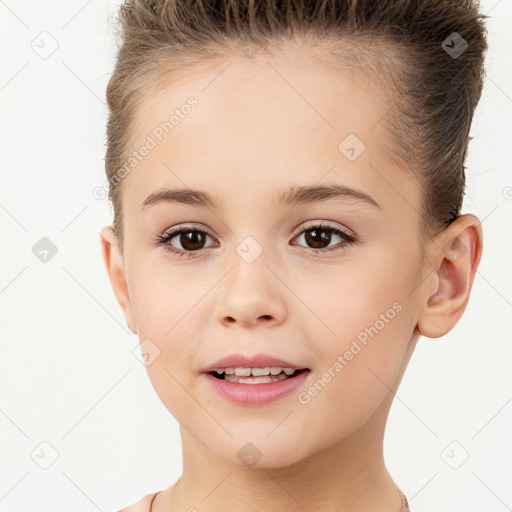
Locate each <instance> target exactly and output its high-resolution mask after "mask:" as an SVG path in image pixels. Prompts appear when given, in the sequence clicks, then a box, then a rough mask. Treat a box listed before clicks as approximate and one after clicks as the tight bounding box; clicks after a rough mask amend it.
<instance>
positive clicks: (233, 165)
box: [101, 0, 486, 512]
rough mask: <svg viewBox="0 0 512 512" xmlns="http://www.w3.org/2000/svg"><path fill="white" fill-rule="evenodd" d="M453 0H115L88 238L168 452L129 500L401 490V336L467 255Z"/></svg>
mask: <svg viewBox="0 0 512 512" xmlns="http://www.w3.org/2000/svg"><path fill="white" fill-rule="evenodd" d="M484 18H485V16H483V15H482V14H480V13H479V6H478V5H477V4H476V3H474V2H472V1H470V0H422V1H421V2H420V1H411V0H388V1H385V2H375V1H374V0H313V1H310V2H299V1H297V0H283V1H280V0H266V1H263V0H195V1H190V2H188V1H183V0H181V1H180V0H131V1H126V2H125V3H124V4H123V5H122V6H121V7H120V9H119V21H120V24H119V27H120V36H121V40H122V45H121V46H120V48H119V50H118V54H117V62H116V66H115V70H114V73H113V75H112V77H111V79H110V82H109V84H108V88H107V100H108V105H109V108H110V114H109V119H108V127H107V136H108V141H107V152H106V173H107V178H108V181H109V186H110V189H109V197H110V199H111V201H112V203H113V206H114V222H113V225H112V226H105V227H104V228H103V229H102V230H101V243H102V248H103V257H104V261H105V264H106V267H107V270H108V273H109V277H110V281H111V284H112V287H113V291H114V293H115V296H116V298H117V300H118V302H119V304H120V305H121V307H122V309H123V312H124V314H125V318H126V322H127V324H128V326H129V328H130V330H131V331H132V332H133V333H136V334H137V335H138V338H139V340H140V344H141V351H142V357H143V360H144V364H145V365H146V367H147V371H148V375H149V377H150V380H151V382H152V384H153V386H154V388H155V390H156V392H157V394H158V396H159V397H160V399H161V400H162V402H163V403H164V405H165V406H166V407H167V409H168V410H169V412H170V413H171V414H172V415H173V416H174V417H175V418H176V419H177V421H178V422H179V423H180V432H181V437H182V451H183V474H182V476H181V477H180V478H179V479H178V481H177V482H176V483H175V484H173V485H172V486H170V487H169V488H167V489H163V490H160V491H158V492H154V493H151V494H148V495H147V496H145V497H143V498H142V499H141V500H140V501H139V502H137V503H135V504H134V505H132V506H130V507H128V508H125V509H123V510H124V511H125V512H126V511H130V512H135V511H138V512H148V511H152V512H163V511H166V512H171V511H172V512H176V511H196V510H200V511H201V512H218V511H220V510H222V511H225V510H228V511H230V512H231V511H239V510H243V511H256V510H258V511H260V510H262V511H268V512H277V511H290V512H299V511H305V510H307V511H309V512H348V511H350V512H363V511H364V512H399V511H407V510H409V505H408V503H407V499H406V497H405V495H404V494H403V493H402V491H401V490H400V489H399V488H398V486H397V485H396V484H395V483H394V481H393V479H392V478H391V476H390V474H389V473H388V471H387V469H386V465H385V463H384V459H383V437H384V431H385V425H386V420H387V416H388V412H389V409H390V406H391V404H392V401H393V398H394V396H395V392H396V390H397V388H398V385H399V383H400V381H401V378H402V376H403V374H404V371H405V369H406V367H407V364H408V362H409V360H410V358H411V355H412V353H413V351H414V348H415V346H416V343H417V341H418V338H419V337H420V336H426V337H430V338H437V337H440V336H443V335H444V334H446V333H448V332H449V331H450V330H451V329H452V328H453V327H454V325H455V324H456V323H457V322H458V320H459V319H460V317H461V315H462V314H463V312H464V310H465V308H466V305H467V303H468V300H469V296H470V292H471V288H472V284H473V279H474V276H475V272H476V270H477V267H478V265H479V262H480V258H481V254H482V243H483V239H482V229H481V226H480V222H479V220H478V219H477V218H476V217H475V216H474V215H470V214H465V215H461V205H462V201H463V196H464V187H465V168H464V162H465V157H466V151H467V145H468V134H469V129H470V126H471V121H472V117H473V112H474V109H475V107H476V105H477V103H478V101H479V98H480V94H481V90H482V84H483V64H484V53H485V50H486V41H485V27H484V23H483V21H484Z"/></svg>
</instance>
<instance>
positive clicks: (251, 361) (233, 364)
mask: <svg viewBox="0 0 512 512" xmlns="http://www.w3.org/2000/svg"><path fill="white" fill-rule="evenodd" d="M271 366H279V367H281V368H295V369H297V370H300V369H302V368H304V367H303V366H298V365H296V364H294V363H290V362H289V361H285V360H283V359H279V358H277V357H274V356H271V355H268V354H256V355H254V356H245V355H244V354H231V355H229V356H226V357H223V358H222V359H219V360H218V361H215V362H214V363H213V364H211V365H209V366H207V367H206V368H204V370H203V372H204V373H209V372H212V371H214V370H217V369H218V368H267V367H271ZM283 382H284V381H283ZM247 385H250V384H244V386H247Z"/></svg>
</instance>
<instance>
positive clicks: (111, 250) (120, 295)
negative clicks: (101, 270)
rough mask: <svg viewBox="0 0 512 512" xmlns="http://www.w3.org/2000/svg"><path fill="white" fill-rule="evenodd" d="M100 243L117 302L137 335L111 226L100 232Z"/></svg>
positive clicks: (122, 266) (122, 268)
mask: <svg viewBox="0 0 512 512" xmlns="http://www.w3.org/2000/svg"><path fill="white" fill-rule="evenodd" d="M100 241H101V246H102V256H103V261H104V263H105V266H106V268H107V272H108V276H109V279H110V283H111V285H112V289H113V291H114V295H115V297H116V299H117V302H118V303H119V305H120V306H121V308H122V309H123V313H124V316H125V319H126V324H127V325H128V328H129V329H130V331H132V332H133V333H134V334H136V333H137V328H136V325H135V318H134V315H133V309H132V304H131V299H130V294H129V292H128V284H127V281H126V276H125V271H124V262H123V258H122V255H121V254H120V252H119V247H118V243H117V238H116V236H115V233H114V230H113V229H112V227H111V226H105V227H103V228H102V229H101V231H100Z"/></svg>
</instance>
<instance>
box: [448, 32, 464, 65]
mask: <svg viewBox="0 0 512 512" xmlns="http://www.w3.org/2000/svg"><path fill="white" fill-rule="evenodd" d="M467 47H468V43H467V41H466V40H465V39H464V38H463V37H462V36H461V35H460V34H459V33H457V32H452V33H451V34H450V35H449V36H448V37H447V38H446V39H445V40H444V41H443V42H442V43H441V48H442V49H443V50H444V51H445V52H446V53H447V54H448V55H449V56H450V57H451V58H452V59H456V58H457V57H460V56H461V55H462V54H463V53H464V52H465V51H466V48H467Z"/></svg>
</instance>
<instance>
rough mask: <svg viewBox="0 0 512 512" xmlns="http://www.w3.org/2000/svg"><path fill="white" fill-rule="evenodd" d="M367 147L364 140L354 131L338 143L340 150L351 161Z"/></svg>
mask: <svg viewBox="0 0 512 512" xmlns="http://www.w3.org/2000/svg"><path fill="white" fill-rule="evenodd" d="M365 149H366V146H365V145H364V143H363V141H362V140H361V139H360V138H359V137H358V136H357V135H355V134H354V133H350V134H349V135H347V136H346V137H345V138H344V139H343V140H342V141H341V142H340V143H339V145H338V151H339V152H340V153H341V154H342V155H343V156H344V157H345V158H346V159H347V160H349V161H350V162H353V161H354V160H357V159H358V158H359V157H360V156H361V155H362V154H363V153H364V150H365Z"/></svg>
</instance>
